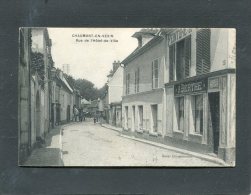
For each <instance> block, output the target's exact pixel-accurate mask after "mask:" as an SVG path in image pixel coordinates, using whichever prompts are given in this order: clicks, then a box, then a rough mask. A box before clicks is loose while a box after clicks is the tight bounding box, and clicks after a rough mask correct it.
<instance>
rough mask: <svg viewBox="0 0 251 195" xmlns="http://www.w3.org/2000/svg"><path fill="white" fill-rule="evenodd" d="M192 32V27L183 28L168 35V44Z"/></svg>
mask: <svg viewBox="0 0 251 195" xmlns="http://www.w3.org/2000/svg"><path fill="white" fill-rule="evenodd" d="M191 33H192V29H191V28H181V29H178V30H176V31H175V32H173V33H171V34H169V35H168V44H169V45H171V44H173V43H175V42H177V41H179V40H181V39H183V38H184V37H186V36H188V35H190V34H191Z"/></svg>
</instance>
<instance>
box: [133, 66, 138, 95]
mask: <svg viewBox="0 0 251 195" xmlns="http://www.w3.org/2000/svg"><path fill="white" fill-rule="evenodd" d="M134 83H135V86H134V90H135V93H138V92H139V68H137V70H136V71H135V81H134Z"/></svg>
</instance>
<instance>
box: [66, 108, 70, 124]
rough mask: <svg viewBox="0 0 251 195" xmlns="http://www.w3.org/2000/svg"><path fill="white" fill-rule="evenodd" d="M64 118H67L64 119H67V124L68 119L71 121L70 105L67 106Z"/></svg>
mask: <svg viewBox="0 0 251 195" xmlns="http://www.w3.org/2000/svg"><path fill="white" fill-rule="evenodd" d="M66 117H67V118H66V119H67V122H69V121H70V119H71V107H70V105H68V106H67V110H66Z"/></svg>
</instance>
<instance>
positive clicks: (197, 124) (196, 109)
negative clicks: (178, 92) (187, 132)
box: [193, 95, 203, 134]
mask: <svg viewBox="0 0 251 195" xmlns="http://www.w3.org/2000/svg"><path fill="white" fill-rule="evenodd" d="M193 101H194V102H193V122H194V124H193V125H194V133H196V134H202V133H203V95H195V96H194V97H193Z"/></svg>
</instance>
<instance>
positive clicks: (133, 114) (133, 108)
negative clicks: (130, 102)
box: [132, 106, 135, 131]
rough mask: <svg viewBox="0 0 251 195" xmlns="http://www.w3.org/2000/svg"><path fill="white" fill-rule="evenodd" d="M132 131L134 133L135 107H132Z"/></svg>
mask: <svg viewBox="0 0 251 195" xmlns="http://www.w3.org/2000/svg"><path fill="white" fill-rule="evenodd" d="M132 131H135V106H132Z"/></svg>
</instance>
